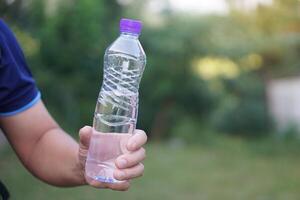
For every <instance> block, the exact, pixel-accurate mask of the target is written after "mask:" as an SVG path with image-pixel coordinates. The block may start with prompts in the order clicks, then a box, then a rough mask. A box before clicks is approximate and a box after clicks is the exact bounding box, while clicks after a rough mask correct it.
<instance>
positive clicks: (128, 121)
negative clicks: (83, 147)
mask: <svg viewBox="0 0 300 200" xmlns="http://www.w3.org/2000/svg"><path fill="white" fill-rule="evenodd" d="M141 29H142V23H141V22H140V21H137V20H131V19H121V21H120V33H121V34H120V36H119V37H118V38H117V40H115V41H114V42H113V43H112V44H111V45H110V46H109V47H108V48H107V50H106V52H105V55H104V77H103V83H102V87H101V90H100V93H99V98H98V101H97V105H96V109H95V115H94V122H93V135H92V138H91V141H90V147H89V151H88V156H87V161H86V167H85V171H86V176H87V178H90V179H91V180H96V181H100V182H106V183H116V182H119V181H118V180H116V179H114V177H113V172H114V169H115V168H116V166H115V159H116V158H117V157H118V156H120V155H122V154H124V153H126V152H127V149H126V144H127V141H128V139H129V137H130V136H131V135H132V134H133V132H134V130H135V127H136V120H137V113H138V89H139V83H140V80H141V77H142V74H143V71H144V68H145V65H146V55H145V53H144V50H143V48H142V46H141V44H140V42H139V40H138V37H139V35H140V33H141Z"/></svg>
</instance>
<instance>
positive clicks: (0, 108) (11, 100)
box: [0, 19, 41, 116]
mask: <svg viewBox="0 0 300 200" xmlns="http://www.w3.org/2000/svg"><path fill="white" fill-rule="evenodd" d="M40 96H41V95H40V92H39V91H38V89H37V86H36V84H35V81H34V79H33V77H32V74H31V72H30V70H29V68H28V66H27V63H26V60H25V57H24V54H23V52H22V49H21V47H20V45H19V44H18V41H17V39H16V38H15V36H14V34H13V33H12V31H11V30H10V29H9V27H8V26H7V25H6V24H5V23H4V21H3V20H1V19H0V116H11V115H15V114H17V113H20V112H22V111H24V110H26V109H28V108H30V107H31V106H33V105H34V104H35V103H36V102H38V101H39V99H40Z"/></svg>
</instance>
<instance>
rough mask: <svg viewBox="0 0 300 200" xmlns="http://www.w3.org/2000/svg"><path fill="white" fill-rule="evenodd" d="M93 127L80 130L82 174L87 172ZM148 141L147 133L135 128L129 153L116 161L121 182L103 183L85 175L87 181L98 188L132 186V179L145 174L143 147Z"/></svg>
mask: <svg viewBox="0 0 300 200" xmlns="http://www.w3.org/2000/svg"><path fill="white" fill-rule="evenodd" d="M92 131H93V129H92V127H90V126H85V127H83V128H82V129H80V131H79V137H80V147H79V165H80V168H81V170H82V174H85V162H86V157H87V153H88V148H89V143H90V139H91V135H92ZM146 141H147V135H146V133H145V132H144V131H142V130H135V132H134V134H133V135H132V136H131V137H130V138H129V140H128V142H127V144H126V148H127V150H128V151H127V153H125V154H123V155H121V156H119V157H118V158H117V159H116V161H115V165H116V170H115V171H114V178H115V179H117V180H120V181H122V182H120V183H103V182H99V181H96V180H91V179H90V178H88V177H87V176H85V180H86V182H87V183H88V184H89V185H91V186H93V187H97V188H109V189H112V190H119V191H125V190H128V188H129V187H130V182H129V181H130V180H131V179H133V178H137V177H140V176H142V175H143V173H144V165H143V164H142V163H141V162H142V161H143V160H144V159H145V157H146V153H145V149H144V148H143V147H142V146H143V145H144V144H145V143H146Z"/></svg>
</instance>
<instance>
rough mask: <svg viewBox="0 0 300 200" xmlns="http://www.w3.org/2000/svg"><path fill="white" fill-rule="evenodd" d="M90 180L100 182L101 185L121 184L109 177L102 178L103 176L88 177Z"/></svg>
mask: <svg viewBox="0 0 300 200" xmlns="http://www.w3.org/2000/svg"><path fill="white" fill-rule="evenodd" d="M90 178H91V179H93V180H95V181H98V182H102V183H121V182H122V181H119V180H117V179H114V178H111V177H104V176H94V177H90Z"/></svg>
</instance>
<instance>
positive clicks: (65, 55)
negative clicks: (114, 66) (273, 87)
mask: <svg viewBox="0 0 300 200" xmlns="http://www.w3.org/2000/svg"><path fill="white" fill-rule="evenodd" d="M0 13H1V16H2V18H4V20H5V21H6V22H7V23H8V24H9V25H10V27H11V28H12V29H13V31H14V33H15V34H16V36H17V38H18V40H19V42H20V43H21V45H22V47H23V49H24V52H25V55H26V57H27V59H28V63H29V64H30V68H31V70H32V72H33V74H34V77H35V79H36V81H37V84H38V86H39V88H40V90H41V92H42V98H43V100H44V102H45V104H46V106H47V107H48V109H49V111H50V112H51V114H52V115H53V116H54V117H55V119H56V120H57V121H58V122H59V123H60V124H61V126H62V127H63V128H65V129H66V130H67V131H69V132H70V133H71V134H72V135H73V136H74V137H75V138H77V131H78V129H79V128H80V127H82V126H84V125H86V124H89V125H90V124H91V123H92V117H93V111H94V107H95V103H96V99H97V96H98V92H99V89H100V86H101V82H102V63H103V55H104V51H105V48H106V47H107V46H108V45H109V44H110V43H112V42H113V41H114V39H116V38H117V37H118V34H119V33H118V22H119V20H120V18H122V17H127V18H137V19H141V20H142V21H143V24H144V28H143V32H142V35H141V37H140V41H141V43H142V45H143V47H144V50H145V52H146V54H147V66H146V69H145V72H144V76H143V79H142V82H141V86H140V107H139V119H138V125H137V127H138V128H140V129H144V130H146V132H147V133H148V136H149V137H150V143H149V144H148V145H147V146H146V148H147V150H148V158H147V160H146V161H145V166H146V172H145V176H144V177H143V178H142V179H140V180H137V181H134V182H133V187H132V189H131V190H130V191H128V192H126V193H118V192H111V191H103V190H95V189H92V188H88V187H81V188H73V189H59V188H55V187H52V186H48V185H46V184H44V183H41V182H39V181H38V180H36V179H35V178H33V177H32V176H31V175H30V174H29V173H28V172H26V170H25V169H24V168H23V167H22V166H21V164H20V163H19V161H18V160H17V158H16V156H15V155H14V154H13V152H12V150H11V149H10V148H8V147H4V148H2V149H1V151H0V156H1V161H0V177H1V179H2V180H3V181H4V182H5V183H6V184H7V185H8V187H9V189H10V190H11V193H12V197H13V198H12V199H50V198H51V199H53V198H54V199H72V200H75V199H106V198H110V199H121V198H122V199H124V200H127V199H131V200H135V199H145V200H147V199H149V200H150V199H174V200H175V199H186V200H196V199H201V200H205V199H208V200H211V199H216V200H218V199H224V200H226V199H230V200H235V199H245V200H246V199H251V200H253V199H257V200H268V199H271V200H275V199H295V200H296V199H300V190H299V188H300V170H299V169H300V159H299V155H300V141H299V133H298V132H299V131H298V130H297V128H296V127H295V126H294V125H293V124H291V125H288V126H285V127H284V128H280V129H279V128H278V126H277V121H276V119H274V116H273V115H272V112H270V108H269V101H268V83H269V82H270V81H272V80H274V79H277V78H282V77H295V76H296V75H299V74H300V1H299V0H211V1H200V0H198V1H197V0H185V1H180V0H118V1H112V0H65V1H58V0H43V1H42V0H28V1H27V0H26V1H25V0H23V1H22V0H4V1H1V2H0ZM299 89H300V88H299ZM299 102H300V97H299ZM299 112H300V111H299Z"/></svg>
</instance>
